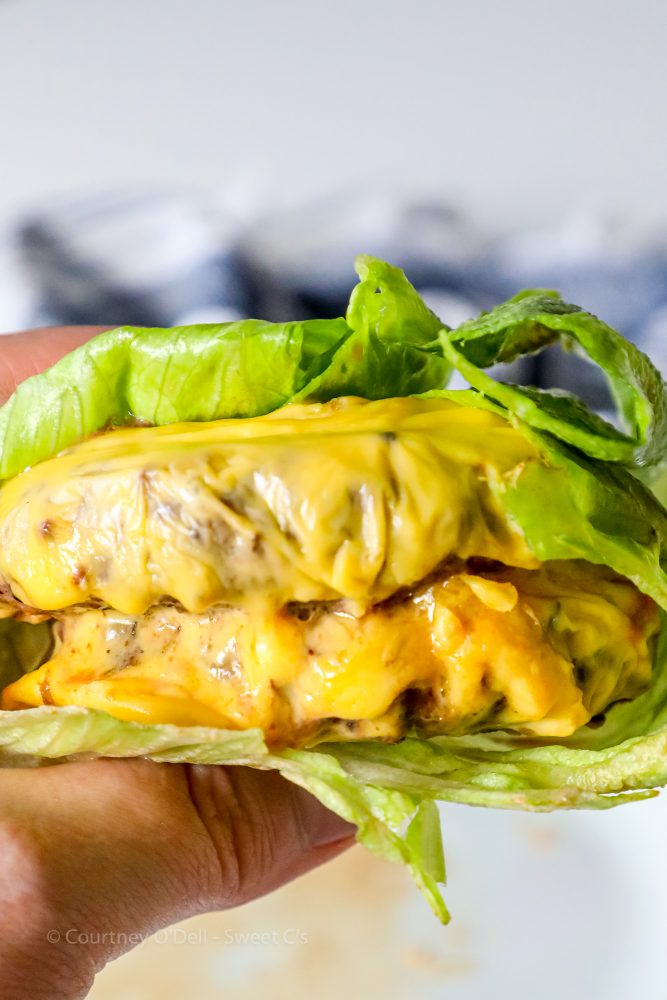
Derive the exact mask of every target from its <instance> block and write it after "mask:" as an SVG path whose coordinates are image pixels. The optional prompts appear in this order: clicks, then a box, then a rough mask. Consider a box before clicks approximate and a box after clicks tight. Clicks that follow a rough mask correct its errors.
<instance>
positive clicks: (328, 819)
mask: <svg viewBox="0 0 667 1000" xmlns="http://www.w3.org/2000/svg"><path fill="white" fill-rule="evenodd" d="M299 807H300V810H301V818H302V820H303V828H304V830H305V831H306V836H307V837H308V840H309V841H310V844H311V846H312V847H313V848H318V847H330V846H331V845H333V844H337V843H339V842H342V841H344V840H349V839H350V838H351V837H353V836H354V834H355V833H356V829H357V828H356V826H355V825H354V824H353V823H348V822H347V820H344V819H341V817H340V816H337V815H336V813H333V812H331V810H330V809H327V808H326V806H323V805H322V803H321V802H319V801H318V800H317V799H316V798H315V796H314V795H311V794H310V793H309V792H302V795H301V796H300V802H299Z"/></svg>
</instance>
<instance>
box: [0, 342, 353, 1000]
mask: <svg viewBox="0 0 667 1000" xmlns="http://www.w3.org/2000/svg"><path fill="white" fill-rule="evenodd" d="M100 329H103V328H93V327H85V328H84V327H82V328H61V329H52V330H40V331H33V332H30V333H24V334H12V335H10V336H7V337H4V338H3V339H2V340H0V399H6V398H7V397H8V396H9V394H10V393H11V392H12V390H13V389H14V388H15V386H16V385H17V384H18V383H19V382H20V381H22V380H23V379H24V378H26V377H27V376H28V375H32V374H34V373H35V372H37V371H40V370H41V369H43V368H45V367H47V366H48V365H50V364H52V363H53V362H54V361H56V360H57V359H58V358H59V357H60V356H61V355H63V354H65V353H67V352H68V351H70V350H72V349H73V348H74V347H75V346H77V345H78V344H79V343H82V342H83V341H85V340H87V339H88V338H89V337H91V336H92V335H93V334H95V333H97V332H99V330H100ZM353 833H354V828H353V827H352V826H351V825H350V824H348V823H346V822H344V821H343V820H341V819H339V818H338V817H337V816H335V815H334V814H333V813H331V812H329V811H328V810H327V809H325V808H324V806H322V805H321V804H320V803H319V802H318V801H317V800H316V799H314V798H313V797H312V796H311V795H309V794H308V793H307V792H305V791H303V790H302V789H300V788H298V787H297V786H295V785H293V784H291V783H290V782H288V781H286V780H285V779H283V778H282V777H280V775H278V774H276V773H275V772H269V771H257V770H253V769H251V768H241V767H216V766H204V765H181V764H155V763H153V762H151V761H148V760H141V759H136V760H110V759H104V760H102V759H100V760H94V761H82V762H71V763H66V764H60V765H57V766H53V767H45V768H39V769H31V770H28V769H4V770H0V856H1V857H2V859H3V865H2V874H1V875H0V904H1V905H0V983H2V996H3V997H4V998H5V1000H77V998H80V997H85V995H86V994H87V992H88V991H89V989H90V987H91V985H92V981H93V978H94V976H95V973H96V972H97V971H99V969H101V968H102V966H103V965H104V964H105V963H106V962H107V961H109V960H110V959H112V958H115V957H117V956H118V955H120V954H122V953H123V952H124V951H127V950H129V948H130V947H132V946H133V944H136V943H138V942H139V941H140V940H141V939H142V938H143V937H145V936H146V935H148V934H151V933H153V932H154V931H156V930H158V929H159V928H161V927H165V926H167V925H168V924H170V923H173V922H174V921H177V920H181V919H183V918H185V917H188V916H193V915H194V914H197V913H202V912H206V911H208V910H215V909H226V908H229V907H232V906H238V905H240V904H241V903H244V902H247V901H249V900H251V899H255V898H257V897H258V896H261V895H263V894H264V893H266V892H270V891H271V890H272V889H276V888H278V886H280V885H283V884H284V883H285V882H288V881H290V880H291V879H293V878H295V877H296V876H297V875H300V874H302V873H304V872H306V871H308V870H309V869H311V868H314V867H316V866H317V865H319V864H321V863H322V862H324V861H327V860H329V859H330V858H333V857H335V855H336V854H338V853H339V852H340V851H342V850H343V849H344V848H345V847H347V846H349V845H350V844H351V843H352V841H353Z"/></svg>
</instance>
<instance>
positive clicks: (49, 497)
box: [0, 398, 539, 614]
mask: <svg viewBox="0 0 667 1000" xmlns="http://www.w3.org/2000/svg"><path fill="white" fill-rule="evenodd" d="M535 460H538V458H537V455H536V453H535V450H534V448H533V446H532V445H531V444H530V443H529V442H528V441H527V440H526V439H525V438H524V437H523V436H522V435H521V434H519V433H518V432H517V431H516V430H514V429H513V428H512V427H510V426H509V424H508V423H507V422H506V421H504V420H502V419H501V418H499V417H497V416H495V415H494V414H492V413H488V412H486V411H484V410H477V409H473V408H466V407H462V406H460V405H457V404H455V403H451V402H449V401H442V400H418V399H411V398H405V399H391V400H382V401H379V402H364V401H362V400H357V399H347V400H335V401H334V402H332V403H327V404H322V405H316V404H310V405H304V406H294V407H286V408H283V409H281V410H278V411H276V412H275V413H272V414H269V415H267V416H264V417H257V418H254V419H250V420H223V421H218V422H215V423H210V424H181V425H171V426H168V427H156V428H141V427H132V428H126V429H122V430H121V429H119V430H114V431H113V432H111V433H106V434H102V435H99V436H97V437H94V438H92V439H90V440H88V441H86V442H84V443H82V444H80V445H77V446H76V447H75V448H72V449H71V450H70V451H68V452H66V453H64V454H62V455H60V456H58V457H57V458H55V459H53V460H51V461H47V462H42V463H40V464H39V465H38V466H35V467H34V468H32V469H29V470H27V471H26V472H24V473H22V474H21V475H19V476H17V477H16V478H15V479H13V480H11V481H10V482H9V483H7V484H6V485H5V486H3V487H2V489H1V490H0V583H2V582H3V580H4V582H5V585H8V586H9V587H10V588H11V591H12V593H13V594H14V596H15V597H17V598H18V599H19V600H21V601H23V602H24V603H25V604H28V605H30V606H31V607H33V608H38V609H40V610H45V611H53V610H58V609H62V608H66V607H70V606H73V605H78V604H82V603H85V602H87V601H91V600H94V601H97V602H101V603H103V604H104V605H107V606H109V607H111V608H114V609H115V610H117V611H120V612H123V613H126V614H140V613H141V612H143V611H145V610H146V609H147V608H148V607H150V606H151V605H153V604H154V603H156V602H157V601H159V600H161V599H162V598H164V597H169V598H172V599H174V600H177V601H178V602H180V604H182V605H183V607H184V608H185V609H186V610H188V611H192V612H203V611H205V610H206V609H207V608H210V607H211V606H213V605H215V604H217V603H220V602H229V603H234V604H244V603H245V602H246V601H247V600H248V599H252V600H254V599H255V598H256V597H257V596H258V595H264V596H266V597H267V598H270V599H271V600H272V602H273V603H274V605H276V606H280V605H282V604H284V603H286V602H289V601H300V602H308V601H324V600H336V599H338V598H349V599H352V600H355V601H357V602H359V604H360V606H364V607H368V606H370V605H371V604H373V603H375V602H377V601H379V600H382V599H384V598H387V597H389V596H390V595H391V594H393V593H394V592H396V591H397V590H398V589H400V588H401V587H404V586H410V585H413V584H414V583H416V582H418V581H420V580H422V579H424V578H425V577H427V576H428V575H429V574H430V573H432V572H433V570H434V569H435V568H436V567H437V566H438V565H439V564H441V563H442V562H443V560H445V559H447V558H450V557H452V556H456V557H459V558H461V559H466V558H467V557H469V556H484V557H486V558H489V559H496V560H499V561H502V562H504V563H507V564H510V565H514V566H521V567H525V568H535V567H536V566H538V565H539V563H538V561H537V560H536V559H535V557H534V556H533V555H532V553H531V552H530V550H529V549H528V547H527V545H526V543H525V541H524V539H523V536H522V534H521V532H520V531H519V529H518V528H517V527H516V526H515V525H514V524H513V523H512V522H511V521H510V520H509V519H508V518H507V516H506V515H505V513H504V510H503V507H502V505H501V504H500V503H499V501H498V499H497V495H498V492H499V491H500V490H501V489H502V487H503V483H504V481H505V479H506V478H507V477H509V476H511V475H512V472H513V470H515V469H516V468H517V467H520V466H521V464H522V463H525V462H527V461H535Z"/></svg>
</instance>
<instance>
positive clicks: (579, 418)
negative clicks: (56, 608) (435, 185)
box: [0, 258, 667, 921]
mask: <svg viewBox="0 0 667 1000" xmlns="http://www.w3.org/2000/svg"><path fill="white" fill-rule="evenodd" d="M357 268H358V271H359V275H360V278H361V281H360V283H359V285H358V286H357V288H356V289H355V291H354V292H353V294H352V297H351V300H350V304H349V307H348V310H347V314H346V318H345V319H337V320H331V321H317V320H313V321H308V322H304V323H286V324H276V325H272V324H267V323H260V322H258V321H253V320H248V321H243V322H240V323H233V324H223V325H218V326H205V327H190V328H182V329H177V330H171V331H164V330H137V329H132V328H121V329H119V330H115V331H111V332H109V333H107V334H103V335H102V336H101V337H98V338H96V339H95V340H93V341H91V342H90V343H89V344H87V345H85V346H84V347H82V348H79V349H78V350H76V351H74V352H73V353H72V354H71V355H69V356H68V357H66V358H64V359H63V360H62V361H61V362H59V364H57V365H55V366H54V367H53V368H52V369H51V370H50V371H48V372H45V373H44V374H42V375H38V376H35V377H34V378H33V379H30V380H28V381H27V382H25V383H23V385H22V386H21V387H19V389H18V390H17V392H16V393H15V394H14V396H13V397H12V399H11V400H10V401H9V402H8V403H7V404H6V405H5V406H4V407H2V408H0V444H1V448H0V478H8V477H11V476H13V475H15V474H16V473H18V472H19V471H21V470H22V469H23V468H25V467H26V466H27V465H31V464H34V463H35V462H38V461H40V460H42V459H44V458H47V457H50V456H52V455H53V454H55V453H56V452H58V451H59V450H61V449H62V448H64V447H67V446H68V445H70V444H72V443H74V442H75V441H77V440H79V439H80V438H82V437H85V436H87V435H88V434H90V433H92V432H94V431H96V430H99V429H101V428H102V427H105V426H106V425H108V424H122V423H125V422H127V421H128V420H130V419H142V420H146V421H148V422H150V423H153V424H164V423H171V422H174V421H180V420H211V419H216V418H219V417H229V416H250V415H256V414H260V413H264V412H268V411H270V410H272V409H275V408H277V407H279V406H281V405H283V404H285V403H287V402H292V401H297V400H304V399H318V400H325V399H329V398H333V397H335V396H338V395H343V394H358V395H362V396H366V397H368V398H383V397H389V396H394V395H406V394H410V393H425V394H427V395H439V396H443V397H445V398H448V399H452V400H454V401H456V402H458V403H459V404H460V405H464V406H473V407H478V408H484V409H489V410H493V411H494V412H496V413H497V414H499V415H501V416H503V417H504V418H505V419H507V420H508V421H510V422H511V423H512V424H513V425H514V426H515V427H516V428H517V429H518V430H519V431H520V432H521V433H523V434H525V435H526V436H527V437H529V438H530V439H531V440H532V441H533V443H534V444H535V445H536V447H537V449H538V451H539V453H540V456H541V457H540V460H539V461H533V462H526V463H525V464H524V465H522V466H521V467H519V468H517V469H516V470H514V472H513V474H512V475H511V476H509V477H507V478H504V479H502V480H500V481H498V482H492V483H490V484H489V485H490V487H491V489H492V490H493V492H494V494H495V496H496V499H497V501H498V503H499V504H500V505H502V507H503V508H504V509H505V511H506V512H507V513H508V514H509V516H510V517H511V518H512V520H513V521H514V522H515V523H516V525H517V526H518V527H519V528H520V529H521V530H522V532H523V534H524V535H525V538H526V540H527V543H528V545H529V547H530V548H531V549H532V551H533V552H534V553H535V555H536V556H537V557H538V558H540V559H542V560H550V559H585V560H588V561H589V562H593V563H598V564H602V565H605V566H608V567H610V568H612V569H614V570H615V571H616V572H618V573H620V574H622V575H623V576H625V577H627V578H629V579H630V580H632V581H633V582H634V583H635V584H636V585H637V587H638V588H639V589H640V590H642V591H643V592H644V593H646V594H648V595H650V596H651V597H653V598H654V599H655V600H656V602H657V603H658V604H659V605H660V607H661V608H662V609H663V622H665V623H666V624H665V627H663V629H662V630H661V634H660V637H659V640H658V642H657V645H656V650H655V664H654V678H653V682H652V684H651V686H650V689H649V690H648V691H647V692H646V693H645V694H643V695H641V696H640V697H638V698H636V699H634V700H633V701H631V702H626V703H619V704H617V705H614V706H612V707H611V708H610V709H609V710H608V711H607V712H606V713H605V717H604V720H603V721H602V722H601V724H599V725H596V726H586V727H583V728H582V729H580V730H579V731H578V732H577V733H576V734H575V735H574V736H573V737H571V738H569V739H566V740H559V741H551V742H542V743H540V742H539V741H537V740H535V739H532V740H531V739H528V738H526V737H521V736H519V735H516V734H514V735H513V734H508V733H487V734H482V735H476V736H470V737H464V736H461V737H436V738H431V739H426V738H422V737H418V736H417V735H416V734H411V735H410V736H408V738H406V739H404V740H403V741H401V742H400V743H398V744H395V745H387V744H384V743H380V742H375V741H356V742H354V741H352V742H351V741H344V742H343V741H340V742H331V743H327V744H320V745H318V746H316V747H313V748H310V749H301V750H284V751H282V752H272V751H271V750H270V749H269V748H268V747H267V746H266V743H265V741H264V736H263V734H262V733H261V732H260V731H258V730H249V731H246V732H236V731H234V732H231V731H225V730H219V729H210V728H205V727H177V726H170V725H142V724H139V723H133V722H123V721H120V720H117V719H115V718H112V717H111V716H108V715H106V714H105V713H102V712H97V711H92V710H87V709H79V708H53V707H41V708H36V709H27V710H24V711H21V712H0V762H2V763H3V764H5V765H8V766H11V765H27V764H32V765H34V764H39V763H46V762H48V761H53V760H58V759H70V758H75V757H80V756H91V755H106V756H119V757H132V756H139V755H141V756H148V757H151V758H153V759H154V760H158V761H176V762H197V763H209V764H243V765H248V766H252V767H257V768H264V769H267V768H271V769H276V770H278V771H280V772H281V773H282V774H283V775H284V776H285V777H286V778H288V779H289V780H290V781H293V782H295V783H296V784H298V785H300V786H302V787H304V788H306V789H308V790H309V791H310V792H312V793H313V794H314V795H316V796H317V797H318V798H319V799H320V800H321V801H322V802H323V803H324V804H325V805H327V806H328V807H329V808H331V809H333V810H334V811H335V812H337V813H338V814H339V815H341V816H343V817H345V818H346V819H348V820H349V821H351V822H353V823H355V824H356V826H357V828H358V839H359V841H360V842H361V843H363V844H364V845H365V846H366V847H367V848H369V850H371V851H373V852H375V853H376V854H378V855H380V856H382V857H384V858H387V859H388V860H391V861H394V862H398V863H402V864H405V865H407V866H408V867H409V868H410V870H411V872H412V874H413V877H414V879H415V881H416V882H417V884H418V885H419V887H420V888H421V890H422V892H423V893H424V895H425V897H426V898H427V900H428V902H429V904H430V905H431V907H432V908H433V910H434V912H435V913H436V914H437V915H438V916H439V917H440V919H442V920H443V921H445V920H447V919H448V914H447V910H446V908H445V904H444V902H443V900H442V896H441V892H440V889H439V886H440V885H441V884H442V883H444V881H445V868H444V860H443V853H442V840H441V835H440V827H439V814H438V810H437V806H436V802H437V801H448V802H460V803H467V804H470V805H478V806H495V807H501V808H512V809H528V810H549V809H556V808H565V807H566V808H584V807H586V808H608V807H609V806H612V805H615V804H617V803H621V802H626V801H631V800H634V799H637V798H644V797H647V796H650V795H653V794H654V789H655V788H656V787H657V786H659V785H662V784H665V783H667V573H666V571H667V512H666V511H665V509H664V508H663V507H662V506H661V505H660V503H658V501H657V500H656V499H655V498H654V497H653V496H652V495H651V493H650V492H649V490H647V489H646V488H645V487H644V486H643V485H642V483H641V482H639V481H638V479H636V478H635V477H634V475H632V474H631V473H630V472H629V471H628V470H626V469H624V468H622V467H621V466H622V465H623V464H627V465H628V466H631V467H634V466H636V465H639V464H644V465H650V464H652V463H656V462H657V461H659V459H660V457H661V454H662V453H663V452H664V449H665V444H664V441H665V430H666V424H667V414H666V407H665V394H664V386H663V383H662V380H661V379H660V376H659V375H658V373H657V372H656V371H655V369H654V368H653V366H652V365H651V363H650V362H649V361H648V359H647V358H645V357H644V355H642V354H641V353H640V352H639V351H637V350H636V348H634V347H633V346H632V345H630V344H628V343H627V342H626V341H625V340H624V339H623V338H622V337H620V335H619V334H617V333H616V332H615V331H613V330H611V329H610V328H609V327H607V326H605V324H603V323H601V322H600V321H599V320H597V319H596V318H595V317H593V316H591V315H589V314H587V313H584V312H582V311H581V310H580V309H578V307H576V306H570V305H567V304H566V303H564V302H562V300H561V299H560V298H558V297H557V296H556V295H554V294H553V293H545V292H531V293H527V294H524V295H522V296H518V297H516V298H515V299H513V300H511V301H510V302H509V303H506V304H505V305H503V306H500V307H498V308H497V309H495V310H493V311H492V312H491V313H488V314H486V315H484V316H482V317H481V318H479V319H477V320H472V321H470V322H468V323H465V324H463V325H462V326H460V327H458V328H457V329H455V330H453V331H452V330H449V329H447V328H446V327H445V326H444V325H443V324H442V323H441V322H440V321H439V320H438V318H437V317H436V316H435V315H434V314H433V313H431V312H430V310H428V309H427V307H426V306H425V305H424V303H423V302H422V301H421V299H420V298H419V296H418V295H417V293H416V292H415V290H414V289H413V288H412V286H411V285H410V284H409V283H408V282H407V280H406V279H405V276H404V275H403V274H402V272H401V271H399V270H398V269H396V268H393V267H391V266H390V265H388V264H385V263H383V262H381V261H377V260H374V259H372V258H360V259H359V261H358V263H357ZM557 339H560V340H562V341H563V342H564V343H565V344H566V345H569V346H572V345H575V346H576V348H577V349H578V350H582V351H583V352H584V353H585V354H586V355H587V356H588V357H589V358H591V359H592V360H593V361H594V362H596V363H597V364H599V365H600V367H601V368H602V369H603V371H604V372H605V373H606V375H607V377H608V379H609V382H610V385H611V389H612V392H613V394H614V398H615V399H616V401H617V404H618V408H619V413H620V417H621V420H622V421H623V424H624V426H623V429H622V430H618V429H616V428H615V427H613V426H612V425H611V424H608V423H606V422H605V421H603V420H601V419H600V418H599V417H597V416H595V415H594V414H592V413H591V412H590V411H589V410H588V409H587V408H586V407H585V406H584V405H583V403H581V401H579V400H577V399H576V398H574V397H572V396H568V395H567V394H561V393H558V392H554V391H551V392H548V393H545V392H540V391H539V390H536V389H532V388H525V387H520V386H504V385H502V384H500V383H498V382H496V381H494V380H493V379H492V378H490V376H488V375H487V374H486V373H485V372H483V371H482V369H483V368H485V367H487V366H489V365H491V364H494V363H496V362H503V361H511V360H513V359H514V358H516V357H518V356H520V355H521V354H525V353H530V352H533V351H536V350H540V349H541V348H542V347H544V346H546V345H547V344H549V343H552V342H554V341H555V340H557ZM452 365H453V366H454V367H456V368H457V369H458V370H459V371H460V372H461V373H462V374H463V375H464V376H465V377H466V378H467V380H468V381H469V383H470V385H471V386H472V387H473V388H472V389H471V390H466V391H459V392H455V391H449V390H446V389H443V388H442V387H443V386H444V385H445V384H446V379H447V376H448V372H449V371H450V366H452ZM31 629H36V630H37V631H36V632H34V633H32V632H30V630H31ZM0 633H2V634H1V636H0V685H4V684H5V683H8V682H9V681H10V680H12V679H14V677H15V676H18V673H20V671H21V670H23V669H31V667H32V666H34V665H35V663H36V662H39V660H40V659H41V658H42V656H43V653H44V649H45V648H47V646H48V642H49V636H48V627H47V626H41V625H40V626H28V625H23V624H21V623H16V622H12V621H9V622H0Z"/></svg>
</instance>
